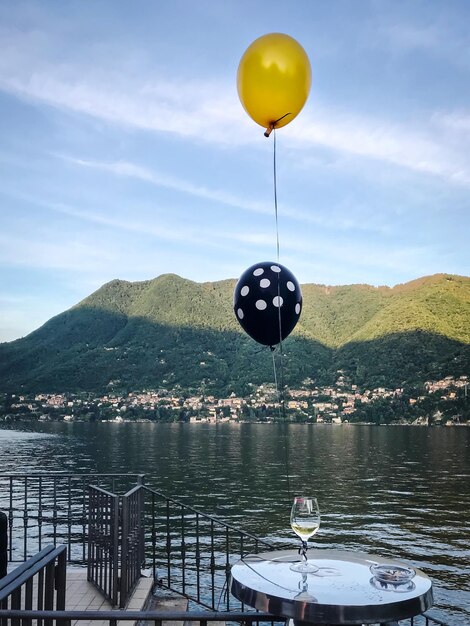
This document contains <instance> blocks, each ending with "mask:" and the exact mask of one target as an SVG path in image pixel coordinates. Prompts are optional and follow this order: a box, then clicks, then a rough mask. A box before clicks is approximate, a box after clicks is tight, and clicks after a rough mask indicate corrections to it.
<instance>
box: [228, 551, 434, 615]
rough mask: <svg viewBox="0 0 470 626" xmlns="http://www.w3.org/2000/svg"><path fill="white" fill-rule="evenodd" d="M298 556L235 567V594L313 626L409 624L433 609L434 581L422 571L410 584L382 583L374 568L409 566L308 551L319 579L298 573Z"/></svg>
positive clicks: (257, 559) (248, 559) (260, 557)
mask: <svg viewBox="0 0 470 626" xmlns="http://www.w3.org/2000/svg"><path fill="white" fill-rule="evenodd" d="M299 560H300V557H299V555H298V553H297V552H296V551H290V550H283V551H276V552H266V553H262V554H251V555H248V556H245V557H244V558H242V559H240V560H239V561H237V563H235V564H234V565H233V567H232V570H231V573H232V581H231V592H232V594H233V595H234V596H235V597H236V598H237V599H238V600H240V601H241V602H243V603H245V604H248V605H249V606H251V607H253V608H255V609H258V610H260V611H265V612H267V613H272V614H273V615H276V616H280V617H283V618H291V619H294V620H295V621H298V622H309V623H310V624H318V625H320V624H322V625H325V624H329V625H333V624H334V625H344V624H376V623H377V622H379V623H381V622H389V621H396V620H400V619H406V618H410V617H413V616H414V615H418V614H420V613H422V612H423V611H425V610H426V609H428V608H429V607H430V606H432V603H433V597H432V583H431V580H430V579H429V578H428V577H427V576H426V574H424V573H423V572H422V571H420V570H419V569H416V568H414V569H415V571H416V575H415V576H414V578H413V579H412V580H411V581H410V582H409V583H403V584H391V583H384V582H380V581H378V580H377V579H376V578H375V577H374V576H373V575H372V573H371V571H370V567H371V565H373V564H374V563H393V564H396V565H406V564H405V563H403V562H401V561H398V560H396V559H388V558H387V559H384V558H381V557H379V556H375V555H371V554H365V553H362V552H346V551H341V550H309V552H308V560H309V562H310V563H313V564H314V565H316V566H317V567H318V568H319V570H318V571H317V572H315V573H314V574H300V573H297V572H293V571H292V570H291V569H290V565H291V564H292V563H293V562H296V561H299Z"/></svg>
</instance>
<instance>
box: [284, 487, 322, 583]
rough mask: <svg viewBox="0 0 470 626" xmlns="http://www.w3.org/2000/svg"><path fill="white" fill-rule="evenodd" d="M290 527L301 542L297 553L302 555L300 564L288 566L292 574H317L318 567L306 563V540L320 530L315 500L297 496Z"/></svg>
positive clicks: (318, 511)
mask: <svg viewBox="0 0 470 626" xmlns="http://www.w3.org/2000/svg"><path fill="white" fill-rule="evenodd" d="M290 525H291V527H292V530H293V531H294V532H295V534H296V535H298V537H300V540H301V542H302V547H301V548H300V549H299V553H300V554H301V555H302V561H301V563H295V564H294V565H291V566H290V569H291V570H293V571H294V572H300V573H301V574H308V573H311V572H318V567H316V566H315V565H312V564H311V563H308V561H307V550H308V546H307V539H309V538H310V537H312V536H313V535H314V534H315V533H316V532H317V530H318V529H319V528H320V509H319V508H318V502H317V499H316V498H310V497H306V496H297V497H296V498H294V504H293V505H292V510H291V514H290Z"/></svg>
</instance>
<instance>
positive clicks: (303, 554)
mask: <svg viewBox="0 0 470 626" xmlns="http://www.w3.org/2000/svg"><path fill="white" fill-rule="evenodd" d="M307 550H308V546H307V542H306V541H302V560H303V562H304V563H306V562H307Z"/></svg>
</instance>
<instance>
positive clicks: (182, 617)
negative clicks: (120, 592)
mask: <svg viewBox="0 0 470 626" xmlns="http://www.w3.org/2000/svg"><path fill="white" fill-rule="evenodd" d="M5 619H10V620H12V626H14V624H15V623H14V620H18V622H17V623H18V624H19V620H20V619H22V620H24V621H23V622H22V623H23V624H25V623H28V624H31V621H30V620H38V621H37V624H40V623H41V622H40V621H39V620H43V621H44V622H43V623H44V624H45V626H53V625H54V623H55V624H57V626H63V625H64V624H70V623H74V622H76V623H77V626H80V622H81V621H86V622H87V624H90V623H91V624H93V622H95V621H96V622H99V623H100V624H103V623H104V622H107V623H108V625H109V626H117V624H118V623H121V622H133V623H136V624H148V625H149V626H150V625H151V624H154V625H155V626H163V622H165V623H170V622H179V624H182V623H184V624H191V626H208V624H211V623H213V622H218V626H219V625H220V624H241V625H242V626H254V625H256V626H257V625H258V624H266V623H268V624H270V625H271V626H285V623H286V622H285V620H282V621H279V620H276V618H273V616H272V615H270V614H269V613H261V612H260V613H254V612H234V611H223V612H217V611H210V612H209V611H207V612H201V611H185V612H169V611H168V612H167V611H165V612H160V611H116V610H113V611H24V610H22V611H19V610H10V611H4V610H1V609H0V624H3V622H2V620H5ZM380 626H446V624H445V623H444V622H441V621H440V620H438V619H435V618H433V617H430V616H427V615H421V616H419V617H417V618H416V617H415V618H411V619H409V620H400V622H399V623H397V622H387V623H383V624H380Z"/></svg>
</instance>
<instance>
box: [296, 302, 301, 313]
mask: <svg viewBox="0 0 470 626" xmlns="http://www.w3.org/2000/svg"><path fill="white" fill-rule="evenodd" d="M295 312H296V313H297V315H298V314H299V313H300V304H299V303H298V302H297V304H296V305H295Z"/></svg>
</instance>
